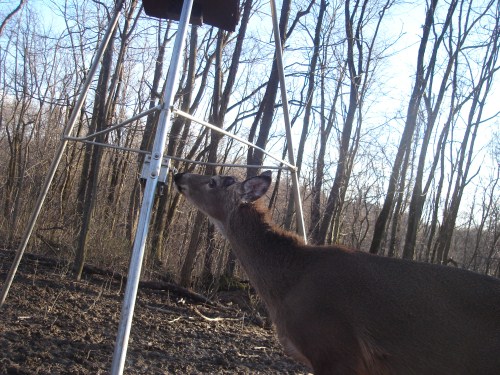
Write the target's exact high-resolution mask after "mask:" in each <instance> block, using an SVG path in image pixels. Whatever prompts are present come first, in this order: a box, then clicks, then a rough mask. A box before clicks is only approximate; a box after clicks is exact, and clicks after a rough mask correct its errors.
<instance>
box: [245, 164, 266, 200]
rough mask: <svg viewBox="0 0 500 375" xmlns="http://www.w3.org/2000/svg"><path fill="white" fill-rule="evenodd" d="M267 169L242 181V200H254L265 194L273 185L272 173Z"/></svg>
mask: <svg viewBox="0 0 500 375" xmlns="http://www.w3.org/2000/svg"><path fill="white" fill-rule="evenodd" d="M267 172H269V171H266V172H264V173H262V174H261V175H260V176H255V177H250V178H249V179H247V180H245V181H243V182H242V183H241V201H242V202H244V203H249V202H253V201H255V200H257V199H259V198H260V197H262V196H263V195H264V194H266V192H267V189H269V186H270V185H271V173H267Z"/></svg>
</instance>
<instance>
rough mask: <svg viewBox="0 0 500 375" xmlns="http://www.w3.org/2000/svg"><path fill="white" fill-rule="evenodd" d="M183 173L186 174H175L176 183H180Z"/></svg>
mask: <svg viewBox="0 0 500 375" xmlns="http://www.w3.org/2000/svg"><path fill="white" fill-rule="evenodd" d="M183 175H184V173H176V174H174V182H175V183H176V184H178V183H180V180H181V178H182V176H183Z"/></svg>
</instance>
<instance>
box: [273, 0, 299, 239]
mask: <svg viewBox="0 0 500 375" xmlns="http://www.w3.org/2000/svg"><path fill="white" fill-rule="evenodd" d="M269 2H270V5H271V16H272V19H273V32H274V43H275V45H276V64H277V66H278V75H279V78H280V89H281V101H282V103H283V117H284V119H285V130H286V140H287V143H288V162H289V163H290V164H291V165H295V157H294V155H293V142H292V130H291V122H290V115H289V110H288V98H287V95H286V86H285V70H284V68H283V54H282V46H281V37H280V29H279V24H278V16H277V12H276V1H275V0H270V1H269ZM291 175H292V185H293V198H294V201H295V209H296V210H297V214H296V215H295V216H296V218H297V230H298V231H299V234H300V235H301V236H302V237H303V238H304V241H305V242H306V243H307V235H306V229H305V224H304V213H303V209H302V199H301V198H300V189H299V176H298V171H297V168H295V169H291Z"/></svg>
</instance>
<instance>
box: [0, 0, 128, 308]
mask: <svg viewBox="0 0 500 375" xmlns="http://www.w3.org/2000/svg"><path fill="white" fill-rule="evenodd" d="M122 5H123V1H119V2H118V3H117V5H116V8H115V13H114V15H113V18H112V19H111V21H110V23H109V25H108V28H107V30H106V32H105V34H104V38H103V41H102V43H101V45H100V46H99V49H98V50H97V53H96V56H95V58H94V61H93V63H92V65H91V67H90V69H89V72H88V75H87V79H86V80H85V83H84V84H83V87H82V91H81V92H80V95H79V97H78V100H77V101H76V104H75V107H74V108H73V111H72V112H71V116H70V118H69V120H68V123H67V124H66V126H65V128H64V132H63V137H62V139H61V142H60V143H59V147H58V149H57V151H56V155H55V157H54V160H53V161H52V164H51V165H50V168H49V172H48V174H47V177H46V178H45V181H44V184H43V186H42V190H41V192H40V194H39V196H38V199H37V201H36V203H35V208H34V209H33V212H32V214H31V217H30V219H29V221H28V225H27V227H26V229H25V232H24V234H23V238H22V241H21V243H20V245H19V247H18V249H17V251H16V256H15V258H14V262H13V263H12V266H11V268H10V271H9V274H8V275H7V280H6V281H5V283H4V285H3V287H2V294H1V297H0V307H2V306H3V304H4V303H5V300H6V299H7V294H8V293H9V289H10V287H11V285H12V280H13V279H14V276H15V275H16V272H17V268H18V267H19V263H21V259H22V257H23V255H24V251H25V250H26V246H27V245H28V241H29V239H30V237H31V233H32V232H33V228H34V227H35V224H36V221H37V219H38V216H39V215H40V211H41V209H42V206H43V203H44V202H45V198H46V197H47V194H48V192H49V188H50V185H51V184H52V180H53V179H54V176H55V174H56V171H57V167H58V166H59V163H60V162H61V159H62V156H63V153H64V150H65V149H66V146H67V144H68V139H66V137H67V136H69V135H70V134H71V132H72V131H73V127H74V125H75V123H76V120H77V118H78V115H79V114H80V110H81V108H82V107H83V103H84V102H85V97H86V96H87V93H88V91H89V88H90V85H91V83H92V80H93V78H94V76H95V73H96V71H97V68H98V66H99V64H100V62H101V59H102V56H103V54H104V51H105V50H106V47H107V46H108V44H109V41H110V39H111V35H112V34H113V31H114V30H115V28H116V25H117V24H118V19H119V15H120V13H121V9H122Z"/></svg>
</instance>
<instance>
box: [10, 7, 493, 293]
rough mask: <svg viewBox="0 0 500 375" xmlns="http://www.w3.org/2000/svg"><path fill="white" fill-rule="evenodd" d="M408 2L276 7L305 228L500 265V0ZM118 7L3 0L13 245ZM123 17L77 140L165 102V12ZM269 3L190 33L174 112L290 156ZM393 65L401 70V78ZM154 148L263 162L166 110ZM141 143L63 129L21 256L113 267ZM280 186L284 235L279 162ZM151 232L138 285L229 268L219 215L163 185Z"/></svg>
mask: <svg viewBox="0 0 500 375" xmlns="http://www.w3.org/2000/svg"><path fill="white" fill-rule="evenodd" d="M410 3H412V2H410ZM413 3H414V4H408V2H400V1H397V0H374V1H367V0H366V1H361V0H358V1H329V2H327V1H326V0H296V1H291V0H283V1H281V2H279V4H278V8H279V14H278V16H279V21H280V32H281V37H282V42H283V45H284V58H285V73H286V76H287V91H288V96H289V106H290V116H291V119H292V123H293V132H294V135H295V144H294V147H295V154H296V158H297V165H298V167H299V168H300V177H301V179H300V182H301V193H302V198H303V202H304V208H305V221H306V228H307V231H308V238H309V240H310V241H311V242H313V243H320V244H321V243H342V244H345V245H348V246H352V247H355V248H360V249H362V250H364V251H369V252H372V253H378V254H381V255H385V256H391V257H403V258H408V259H416V260H420V261H425V262H433V263H441V264H446V265H449V266H451V267H463V268H467V269H471V270H475V271H477V272H481V273H485V274H490V275H496V276H499V274H500V189H499V181H500V128H499V116H498V112H497V111H498V109H499V107H498V103H499V102H500V79H499V77H500V76H499V74H498V70H499V68H500V62H499V61H498V53H499V48H500V40H499V37H500V24H499V23H500V7H499V3H498V1H497V0H481V1H473V2H472V1H465V0H447V1H437V0H427V1H426V2H421V1H419V2H417V1H414V2H413ZM18 4H19V6H17V5H18ZM113 6H114V2H113V1H109V0H103V1H93V0H86V1H77V0H53V1H49V0H43V1H41V0H40V1H29V0H24V1H20V2H19V1H16V2H10V1H0V22H1V24H0V154H1V156H0V171H1V174H2V175H3V176H4V177H3V178H2V183H1V184H0V209H1V212H0V238H1V240H2V244H3V247H5V248H9V249H15V248H16V245H17V244H18V243H19V240H20V238H21V236H22V233H23V231H24V227H25V225H26V222H27V220H28V218H29V215H30V213H31V211H32V209H33V206H34V203H35V201H36V197H37V196H38V194H39V191H40V186H41V185H42V184H43V181H44V178H45V176H46V174H47V170H48V168H49V165H50V163H51V161H52V159H53V157H54V152H55V150H56V148H57V146H58V144H59V142H60V141H61V136H62V133H63V127H64V124H65V123H66V121H67V120H68V118H69V117H70V115H71V113H72V110H73V108H74V106H75V101H76V99H77V97H78V93H79V92H80V90H81V87H82V83H83V81H84V80H85V78H86V75H87V73H88V69H89V66H90V64H91V62H92V60H93V58H94V54H95V51H96V49H97V46H98V45H99V43H100V42H101V38H102V35H103V32H104V29H105V28H106V26H107V24H108V21H109V17H110V15H111V13H112V12H113ZM123 13H124V16H123V17H122V18H121V20H120V21H119V28H118V31H117V32H116V33H115V34H114V35H113V41H112V44H111V46H110V47H109V48H108V49H107V50H106V52H105V55H104V58H103V60H102V62H101V64H100V67H99V71H98V75H97V76H96V78H95V81H94V83H93V85H92V87H91V90H90V93H89V95H88V96H87V98H86V101H85V105H84V107H83V109H82V111H81V113H79V117H78V122H77V124H76V127H75V132H74V134H73V135H76V136H85V135H87V134H91V133H94V132H96V131H99V130H103V129H106V128H108V127H110V126H113V125H114V124H116V123H118V122H120V121H123V120H125V119H127V118H129V117H131V116H132V115H134V114H136V113H139V112H141V111H144V110H147V109H148V108H152V107H154V106H156V105H157V104H158V103H159V101H160V99H161V92H162V88H163V86H164V83H165V82H164V81H165V76H166V71H167V70H168V62H169V59H170V54H171V50H172V44H173V38H174V36H175V33H176V30H177V24H176V22H175V21H166V20H157V19H152V18H149V17H147V16H146V15H145V14H144V12H143V10H142V4H141V2H140V1H138V0H127V1H126V2H125V7H124V10H123ZM269 13H270V10H269V4H268V2H267V1H264V0H263V1H261V0H241V2H240V22H239V25H238V27H237V29H236V31H235V32H232V33H230V32H226V31H221V30H219V29H216V28H213V27H210V26H206V25H205V26H202V27H198V26H192V27H190V29H189V35H188V40H187V43H186V48H185V50H184V52H183V56H182V58H183V65H182V71H181V75H180V79H179V82H178V88H177V91H176V99H175V107H176V108H179V109H181V110H183V111H185V112H189V113H191V114H194V115H196V116H197V117H199V118H202V119H205V120H207V121H209V122H211V123H213V124H215V125H216V126H218V127H221V128H223V129H225V130H227V131H230V132H233V133H235V134H238V135H239V136H241V137H243V138H245V139H248V140H249V141H251V142H254V143H256V144H257V145H258V146H260V147H262V148H264V149H266V150H270V151H272V152H273V153H275V154H276V155H277V156H279V157H281V155H283V157H284V155H285V152H286V142H285V136H284V125H283V118H282V106H281V102H280V95H279V82H278V75H277V69H276V66H275V63H274V58H273V57H274V52H275V51H274V44H273V42H272V38H271V32H272V30H271V18H270V15H269ZM401 25H405V27H404V28H402V27H401ZM412 25H415V26H412ZM407 40H411V41H412V42H411V43H410V44H408V43H406V42H405V41H407ZM402 65H404V68H405V69H410V68H411V69H412V70H411V71H410V73H409V74H408V75H407V77H405V79H401V80H400V81H398V82H395V81H394V75H395V72H396V70H398V69H399V68H398V67H400V66H402ZM156 123H157V118H156V116H154V115H150V116H149V117H144V118H142V119H140V120H137V121H133V122H132V123H131V124H129V125H128V126H127V127H125V128H121V129H119V130H116V131H112V132H110V133H108V134H106V135H104V136H98V137H96V139H92V140H93V141H97V142H101V143H107V144H109V145H115V146H121V147H125V148H128V149H132V148H136V149H141V150H145V151H147V150H150V148H151V143H152V142H151V140H152V134H154V129H155V125H156ZM166 154H167V155H170V156H173V157H177V158H185V159H189V160H195V161H198V162H202V163H201V164H193V163H185V162H179V161H176V160H173V162H172V164H173V166H175V168H177V169H178V170H181V171H196V172H197V173H206V174H214V173H223V174H234V175H237V176H239V177H241V178H244V177H245V176H249V175H252V174H253V173H256V169H237V168H231V167H222V166H214V165H213V164H220V163H240V164H251V165H269V164H272V163H271V160H269V159H267V158H265V157H264V156H263V155H262V153H260V152H258V151H252V150H248V149H247V147H246V146H242V145H240V144H238V143H237V142H235V141H233V140H231V139H228V138H223V137H221V136H219V135H218V134H216V133H215V132H211V131H210V130H207V129H206V128H203V127H201V126H199V125H197V124H195V123H193V122H191V121H189V120H186V119H183V118H180V117H173V118H172V122H171V126H170V128H169V137H168V144H167V149H166ZM143 157H144V156H143V154H137V153H135V152H132V151H127V150H125V151H123V150H117V149H114V148H110V147H107V148H103V147H98V146H95V145H94V144H92V143H81V142H78V143H77V142H71V143H70V144H69V146H68V148H67V150H66V152H65V154H64V158H63V161H62V163H61V165H60V168H59V169H58V171H57V174H56V177H55V180H54V182H53V184H52V186H51V189H50V192H49V196H48V198H47V201H46V203H45V205H44V207H43V209H42V212H41V216H40V219H39V221H38V224H37V226H36V228H35V231H34V233H33V236H32V239H31V241H30V245H29V251H32V252H39V253H43V254H45V255H50V256H52V257H56V258H62V259H65V260H67V261H70V262H73V263H74V272H75V276H76V277H77V278H78V277H79V276H80V275H79V273H80V272H81V269H82V265H83V264H93V265H96V266H99V267H102V268H106V269H114V270H119V271H120V272H124V271H125V270H126V268H127V264H128V260H129V256H130V252H131V248H132V245H131V243H132V240H133V236H134V232H135V226H136V225H137V217H138V210H139V205H140V202H141V193H142V191H141V189H142V185H141V181H140V179H139V172H140V169H141V165H142V161H143ZM203 163H210V164H208V165H207V164H203ZM274 180H275V184H274V190H273V192H272V194H271V195H270V196H269V206H270V208H271V210H272V214H273V219H274V221H275V222H276V223H278V224H279V225H281V226H283V227H285V228H288V229H291V230H294V225H295V220H294V215H295V208H294V204H293V199H292V195H291V189H290V186H291V183H290V179H289V176H288V173H287V172H276V173H274ZM148 242H149V243H148V247H147V254H146V260H145V262H146V264H145V268H144V273H145V274H144V278H146V279H148V278H156V277H161V278H165V277H168V278H170V279H171V280H172V281H175V282H177V283H180V284H181V285H184V286H192V287H196V288H198V287H207V286H211V287H212V288H213V287H214V286H217V285H220V283H225V282H227V280H231V279H232V276H234V275H237V276H241V271H240V269H239V267H238V264H237V263H236V262H235V261H234V258H233V256H232V255H231V253H230V248H229V247H228V245H227V244H226V243H225V242H224V240H223V239H222V238H221V237H220V235H219V234H218V233H217V232H216V231H215V229H214V227H213V226H211V225H210V224H209V223H208V222H207V220H206V218H205V217H204V216H203V215H202V214H200V213H198V212H196V211H194V210H192V208H191V207H190V206H189V205H187V204H185V202H184V201H183V199H181V197H180V196H179V195H178V194H177V193H176V192H175V191H174V190H173V189H172V187H171V186H170V185H168V184H167V185H166V186H164V187H163V189H162V190H161V191H159V194H158V196H157V199H156V202H155V208H154V213H153V217H152V222H151V227H150V232H149V236H148Z"/></svg>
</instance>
